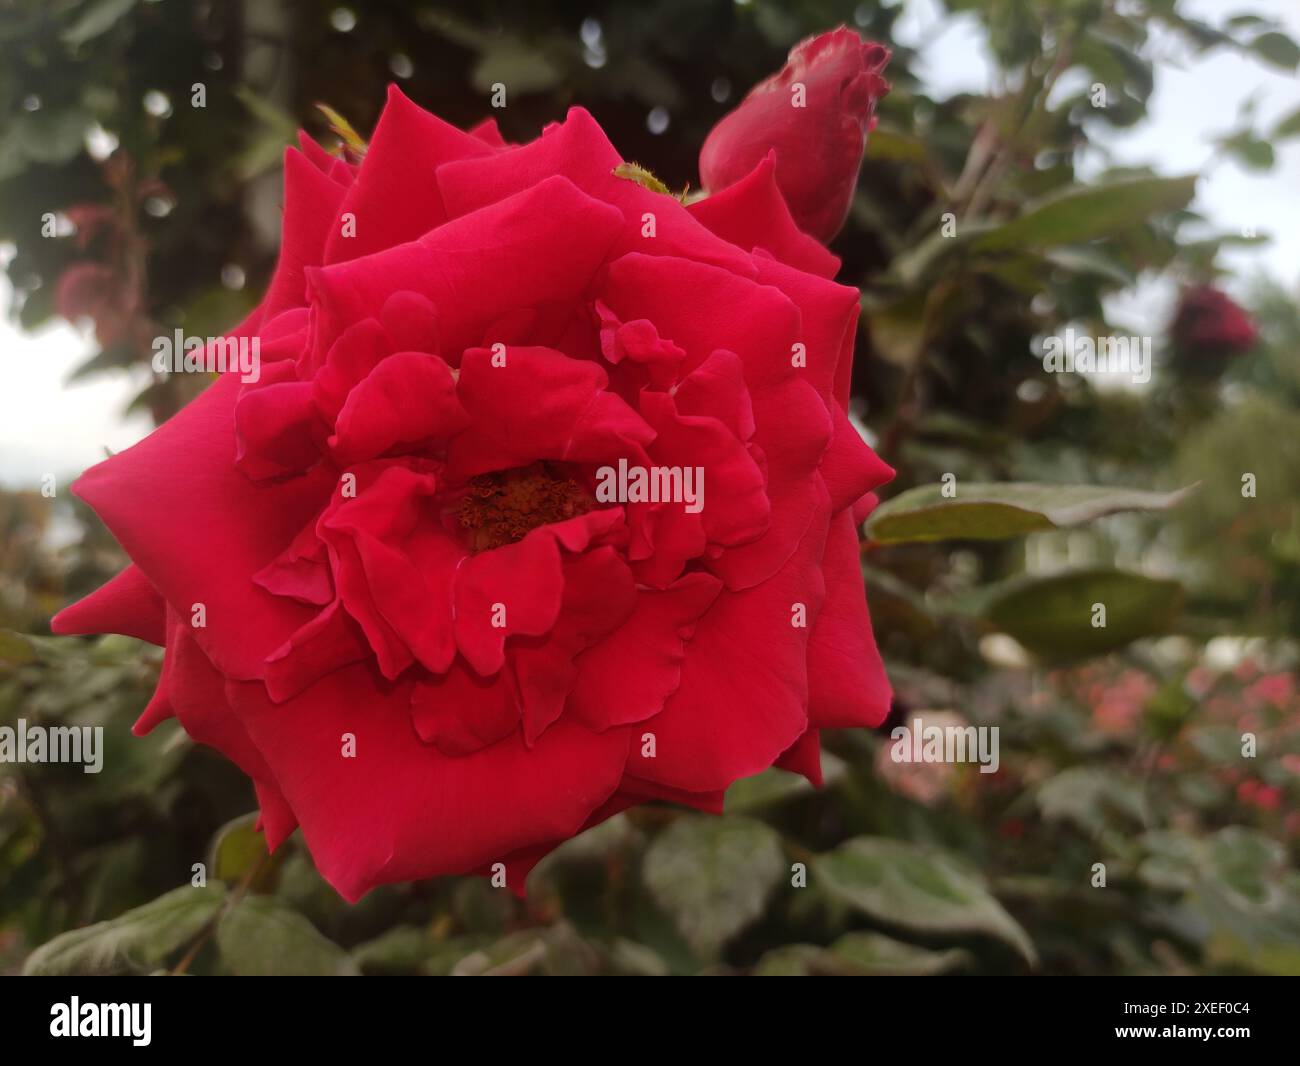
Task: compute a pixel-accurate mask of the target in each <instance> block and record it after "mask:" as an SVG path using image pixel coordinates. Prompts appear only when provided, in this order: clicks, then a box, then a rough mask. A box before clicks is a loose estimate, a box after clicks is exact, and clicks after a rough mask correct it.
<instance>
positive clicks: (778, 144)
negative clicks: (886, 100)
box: [700, 27, 890, 241]
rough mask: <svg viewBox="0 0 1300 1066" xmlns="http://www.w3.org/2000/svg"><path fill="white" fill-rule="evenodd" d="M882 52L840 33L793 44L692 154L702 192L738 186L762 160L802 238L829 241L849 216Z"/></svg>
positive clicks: (880, 82) (883, 86)
mask: <svg viewBox="0 0 1300 1066" xmlns="http://www.w3.org/2000/svg"><path fill="white" fill-rule="evenodd" d="M889 55H890V52H889V49H888V48H886V47H885V46H884V45H880V44H876V43H875V42H873V41H863V40H862V38H861V37H859V36H858V35H857V34H856V33H854V32H853V31H852V30H849V29H845V28H844V27H840V28H839V29H838V30H832V31H831V32H830V33H823V34H821V35H820V36H818V37H809V38H808V39H807V40H805V41H800V42H799V43H798V44H797V45H795V46H794V48H793V49H792V50H791V52H790V58H789V60H788V61H787V62H786V65H785V66H784V67H782V68H781V69H780V70H779V71H778V72H777V73H776V74H773V75H772V77H770V78H768V79H767V80H766V81H763V82H760V83H759V84H758V85H756V86H754V88H753V89H751V90H750V92H749V95H748V96H746V97H745V99H744V100H742V101H741V103H740V106H739V107H737V108H736V109H735V110H734V111H732V112H731V113H730V114H728V115H727V116H726V117H725V118H723V120H722V121H721V122H719V123H718V124H717V125H716V126H715V127H714V128H713V131H712V132H711V133H710V134H709V136H708V139H707V140H706V141H705V142H704V148H703V149H702V150H701V152H700V179H701V181H702V182H703V183H704V187H705V188H706V189H708V190H709V191H710V192H717V191H718V190H719V189H725V188H726V187H727V186H729V185H732V184H734V183H735V182H737V181H740V180H741V179H742V178H744V177H745V175H747V174H749V173H750V171H752V170H753V169H754V167H756V166H757V165H758V164H759V163H760V162H762V160H763V159H764V158H765V157H766V156H767V154H768V153H769V152H775V153H776V183H777V185H778V187H779V188H780V189H781V193H782V195H784V196H785V200H786V203H787V204H789V205H790V213H791V214H792V215H793V216H794V220H795V223H796V224H797V225H798V226H799V228H800V229H801V230H803V231H804V232H805V233H811V234H812V235H813V236H814V237H816V238H818V239H819V240H822V241H829V240H830V239H831V238H832V237H834V236H835V234H837V233H839V231H840V227H841V226H843V225H844V219H845V218H846V217H847V215H848V213H849V204H850V203H851V201H852V200H853V190H854V187H855V186H856V185H857V182H858V170H859V168H860V167H861V166H862V150H863V146H864V145H865V143H866V136H867V131H868V130H869V129H870V128H871V127H872V126H873V125H874V124H875V119H874V117H873V116H874V114H875V110H876V101H877V100H879V99H880V98H881V97H882V96H884V95H885V93H887V92H889V84H888V83H887V82H886V81H885V79H884V78H882V77H881V76H880V72H881V71H882V70H883V69H884V67H885V64H886V63H888V62H889Z"/></svg>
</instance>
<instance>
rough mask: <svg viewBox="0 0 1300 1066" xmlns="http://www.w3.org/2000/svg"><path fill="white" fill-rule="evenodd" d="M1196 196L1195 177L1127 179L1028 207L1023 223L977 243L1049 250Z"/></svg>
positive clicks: (980, 247)
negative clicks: (1194, 194)
mask: <svg viewBox="0 0 1300 1066" xmlns="http://www.w3.org/2000/svg"><path fill="white" fill-rule="evenodd" d="M1195 191H1196V178H1195V176H1188V177H1183V178H1125V179H1122V180H1119V181H1109V182H1103V183H1101V184H1097V185H1086V186H1085V185H1075V186H1071V187H1070V188H1068V189H1066V190H1065V191H1064V192H1060V193H1056V194H1053V195H1052V196H1050V197H1047V198H1045V199H1042V200H1038V201H1036V202H1035V203H1033V204H1030V205H1028V206H1027V207H1026V208H1025V210H1024V212H1023V213H1022V214H1021V215H1020V217H1019V218H1016V219H1013V220H1012V221H1010V222H1008V223H1006V224H1005V225H1002V226H998V227H997V228H996V229H993V230H990V231H989V232H987V233H983V234H980V235H979V236H977V237H976V238H975V239H974V242H973V245H972V247H973V248H974V249H975V250H976V251H979V252H991V251H1003V250H1008V249H1013V248H1049V247H1053V246H1056V245H1062V244H1075V243H1078V242H1081V241H1091V240H1096V239H1097V238H1099V237H1107V236H1110V235H1112V234H1115V233H1122V232H1123V231H1124V230H1126V229H1129V228H1130V227H1133V226H1136V225H1139V224H1141V223H1143V222H1145V221H1146V220H1147V219H1149V218H1151V217H1152V216H1153V215H1159V214H1166V213H1168V212H1170V211H1177V210H1180V209H1181V208H1184V207H1186V206H1187V205H1188V204H1189V203H1191V201H1192V195H1193V193H1194V192H1195Z"/></svg>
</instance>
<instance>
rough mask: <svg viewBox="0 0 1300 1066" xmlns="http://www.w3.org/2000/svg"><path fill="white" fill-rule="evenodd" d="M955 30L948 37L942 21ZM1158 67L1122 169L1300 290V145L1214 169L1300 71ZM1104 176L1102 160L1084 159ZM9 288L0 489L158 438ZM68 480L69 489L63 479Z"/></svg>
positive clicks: (1277, 1)
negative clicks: (1145, 114)
mask: <svg viewBox="0 0 1300 1066" xmlns="http://www.w3.org/2000/svg"><path fill="white" fill-rule="evenodd" d="M1186 11H1187V13H1188V14H1191V15H1194V16H1197V17H1200V18H1202V19H1204V20H1205V21H1208V22H1211V23H1215V24H1217V23H1219V22H1221V21H1222V19H1223V18H1224V16H1225V14H1228V13H1235V12H1238V11H1252V12H1258V13H1261V14H1271V15H1273V16H1274V17H1276V18H1278V19H1280V20H1281V21H1283V22H1284V23H1285V24H1286V25H1287V28H1288V30H1289V32H1290V33H1291V35H1292V36H1293V37H1296V38H1297V39H1300V2H1297V0H1234V2H1233V3H1231V4H1225V3H1224V2H1223V0H1194V2H1190V3H1188V4H1187V5H1186ZM941 24H942V25H944V26H945V27H946V28H945V30H944V32H943V33H941V34H936V33H935V31H936V29H937V28H938V27H939V25H941ZM897 29H898V37H899V39H900V42H901V43H905V44H908V45H910V46H912V47H916V48H919V49H920V51H921V64H920V66H919V68H918V71H917V73H918V74H919V76H920V77H921V79H922V81H923V82H924V83H925V84H927V85H928V86H929V87H930V92H931V93H932V94H934V95H937V96H946V95H949V94H951V93H954V92H961V91H976V92H987V91H988V90H989V88H990V67H989V64H988V62H987V59H986V56H985V53H984V50H983V44H982V41H981V39H980V36H979V32H978V26H977V24H976V23H975V22H974V20H973V19H957V20H949V21H947V22H944V20H943V19H942V18H941V16H940V14H939V8H938V6H937V4H936V3H935V2H934V0H906V11H905V13H904V15H903V16H902V18H900V20H899V22H898V26H897ZM1155 55H1156V56H1157V57H1158V66H1157V74H1156V88H1155V94H1154V96H1153V98H1152V100H1151V107H1150V117H1149V118H1148V120H1147V121H1145V122H1143V123H1142V124H1141V125H1139V126H1137V127H1134V128H1133V129H1131V130H1127V131H1123V132H1122V133H1121V134H1119V135H1112V136H1111V138H1110V140H1109V142H1108V143H1109V145H1110V148H1111V150H1112V151H1113V153H1114V161H1115V162H1118V163H1129V164H1136V163H1145V164H1151V165H1152V166H1154V167H1155V168H1156V169H1158V170H1159V171H1161V172H1162V173H1166V174H1191V173H1197V174H1202V178H1201V181H1200V182H1199V184H1198V186H1197V197H1196V204H1195V206H1196V207H1197V208H1198V209H1199V210H1200V211H1202V212H1203V213H1205V214H1206V215H1208V216H1209V217H1210V218H1211V219H1212V220H1213V221H1214V222H1215V223H1216V224H1218V225H1219V226H1221V227H1222V228H1223V229H1226V230H1232V231H1240V230H1241V228H1242V227H1243V226H1251V225H1253V226H1255V227H1256V228H1257V230H1258V231H1259V232H1261V233H1269V234H1271V235H1272V237H1273V242H1272V243H1271V244H1270V245H1266V246H1263V247H1262V248H1253V249H1234V250H1232V251H1231V252H1230V253H1229V254H1228V255H1227V256H1226V257H1225V260H1224V261H1225V262H1226V263H1228V264H1229V265H1231V266H1232V267H1233V269H1234V271H1235V272H1236V277H1235V278H1234V279H1233V281H1232V283H1231V284H1230V286H1229V287H1230V288H1235V289H1237V290H1238V291H1240V290H1241V287H1242V285H1243V283H1244V282H1245V280H1246V279H1248V278H1249V277H1250V276H1251V274H1252V273H1256V272H1259V271H1261V270H1266V271H1267V272H1268V273H1270V274H1272V275H1273V276H1274V277H1277V278H1279V279H1280V280H1282V281H1283V282H1284V283H1286V284H1287V285H1288V286H1289V287H1291V289H1292V290H1293V291H1296V290H1297V287H1298V286H1300V139H1297V140H1292V141H1290V142H1288V143H1287V144H1286V145H1285V146H1284V147H1281V148H1280V149H1279V151H1278V165H1277V167H1276V168H1275V169H1274V170H1272V171H1270V172H1268V173H1266V174H1260V173H1259V172H1256V171H1248V170H1244V169H1242V168H1241V167H1239V166H1238V165H1236V164H1235V163H1231V162H1219V163H1216V165H1215V166H1214V167H1212V168H1210V169H1208V170H1205V169H1203V168H1205V165H1206V163H1207V161H1208V160H1209V159H1210V156H1211V154H1212V149H1211V147H1210V142H1211V141H1212V140H1213V138H1214V137H1215V135H1217V134H1221V133H1223V132H1224V131H1226V130H1228V129H1230V128H1231V127H1232V126H1233V124H1234V121H1235V119H1236V117H1237V114H1238V110H1239V109H1240V107H1241V105H1242V104H1243V103H1244V102H1245V101H1246V100H1247V99H1248V98H1249V97H1251V96H1252V95H1254V96H1255V97H1256V99H1257V104H1258V116H1259V122H1260V124H1262V125H1263V126H1264V128H1268V126H1269V125H1270V124H1271V123H1272V122H1273V121H1275V120H1276V119H1277V118H1280V117H1281V116H1283V115H1285V114H1288V113H1290V112H1291V111H1293V110H1295V109H1296V108H1297V107H1300V83H1298V82H1297V79H1296V78H1295V76H1293V75H1287V74H1284V73H1282V72H1280V71H1277V70H1275V69H1274V68H1270V67H1266V66H1264V65H1263V64H1261V63H1258V62H1255V61H1253V60H1251V59H1249V58H1246V57H1242V56H1238V55H1235V54H1231V53H1228V52H1226V51H1222V50H1220V51H1217V52H1215V53H1213V54H1212V55H1211V56H1210V57H1209V58H1206V59H1197V58H1195V57H1194V56H1193V55H1192V54H1191V53H1190V52H1189V51H1188V50H1187V49H1185V48H1182V47H1181V46H1179V45H1178V43H1177V42H1176V41H1173V40H1168V39H1163V38H1162V39H1159V40H1157V41H1156V42H1155ZM1085 162H1086V165H1087V166H1088V167H1090V168H1092V169H1096V168H1098V167H1099V166H1101V165H1103V164H1104V162H1105V161H1104V160H1103V159H1100V158H1098V159H1089V160H1086V161H1085ZM1171 298H1172V292H1171V290H1170V289H1169V287H1168V286H1165V285H1158V284H1157V285H1145V286H1142V287H1141V288H1140V289H1139V290H1138V291H1137V292H1136V293H1135V294H1133V295H1131V296H1129V297H1126V298H1124V299H1121V300H1117V301H1116V302H1115V303H1114V305H1113V306H1112V307H1111V308H1110V311H1111V313H1112V316H1113V317H1115V318H1116V320H1117V322H1122V324H1124V325H1127V326H1128V327H1129V328H1132V329H1133V330H1134V331H1135V332H1143V333H1146V332H1158V331H1159V329H1160V325H1161V324H1162V323H1163V322H1164V320H1165V318H1166V317H1167V315H1168V312H1169V302H1170V300H1171ZM9 304H10V290H9V286H8V283H7V282H6V281H5V280H4V279H3V277H2V276H0V314H2V315H3V321H0V484H2V485H5V486H6V487H11V488H12V487H20V486H21V487H34V486H36V485H38V484H39V482H40V480H41V478H42V476H43V475H44V474H46V473H54V474H56V475H57V476H59V477H60V478H61V479H63V478H64V477H66V475H69V474H74V473H77V472H79V471H80V470H81V469H83V468H84V467H86V466H89V465H91V464H92V463H95V462H97V461H98V460H100V459H102V458H103V457H104V455H105V449H106V448H107V449H111V450H113V451H120V450H121V449H123V448H125V447H127V446H129V445H130V444H132V443H133V442H134V441H136V440H138V439H139V438H140V437H141V436H143V435H144V434H145V433H147V432H148V430H149V428H150V423H149V420H148V419H147V418H146V417H144V416H140V415H137V416H133V417H131V418H129V419H128V418H124V417H123V416H122V415H121V412H122V410H123V409H124V408H125V406H126V404H127V403H128V401H129V400H130V398H131V397H132V396H133V395H135V393H136V392H138V391H139V389H140V387H141V386H142V384H143V383H144V380H145V379H144V377H142V376H140V375H136V376H133V377H129V376H127V375H125V374H117V375H112V376H108V377H98V378H95V379H93V380H91V381H90V382H87V383H84V384H79V385H75V386H72V387H65V386H64V381H65V379H66V378H67V375H68V374H69V372H70V371H71V370H72V369H73V368H74V367H75V366H77V365H78V364H79V363H81V362H82V361H84V360H85V359H86V358H87V356H88V355H89V353H90V352H91V351H93V341H92V340H91V339H90V338H89V337H88V336H86V335H84V334H82V333H79V332H78V331H77V330H74V329H73V328H72V327H70V326H67V325H58V326H51V327H48V328H46V329H44V330H42V331H41V332H40V333H38V334H36V335H32V336H28V335H24V334H22V333H20V332H18V331H17V330H16V329H15V328H14V327H13V325H12V324H11V322H10V319H9V314H8V309H9ZM61 483H62V481H61Z"/></svg>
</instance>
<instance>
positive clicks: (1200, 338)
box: [1170, 285, 1257, 355]
mask: <svg viewBox="0 0 1300 1066" xmlns="http://www.w3.org/2000/svg"><path fill="white" fill-rule="evenodd" d="M1170 333H1171V334H1172V335H1173V340H1174V344H1175V346H1176V347H1177V348H1178V349H1179V350H1180V351H1183V352H1188V353H1192V354H1196V353H1206V354H1209V355H1222V354H1229V355H1232V354H1236V353H1238V352H1244V351H1246V350H1247V349H1249V348H1250V347H1251V346H1252V345H1254V343H1255V338H1256V335H1257V333H1256V329H1255V323H1254V322H1253V321H1252V320H1251V317H1250V315H1248V314H1247V313H1246V312H1245V311H1243V310H1242V309H1241V307H1239V306H1238V305H1237V303H1236V301H1234V300H1233V299H1232V297H1231V296H1229V295H1227V293H1224V292H1222V291H1220V290H1219V289H1216V288H1215V287H1214V286H1213V285H1195V286H1193V287H1191V288H1189V289H1186V290H1185V291H1184V292H1183V294H1182V297H1181V299H1180V300H1179V302H1178V309H1177V311H1175V313H1174V321H1173V325H1172V326H1171V327H1170Z"/></svg>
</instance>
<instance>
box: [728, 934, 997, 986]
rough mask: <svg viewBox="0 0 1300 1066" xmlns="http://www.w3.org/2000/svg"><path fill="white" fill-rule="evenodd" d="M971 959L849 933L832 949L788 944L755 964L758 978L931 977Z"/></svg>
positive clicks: (955, 951) (954, 951) (957, 951)
mask: <svg viewBox="0 0 1300 1066" xmlns="http://www.w3.org/2000/svg"><path fill="white" fill-rule="evenodd" d="M970 961H971V955H970V953H969V952H967V951H963V950H962V949H960V948H952V949H950V950H948V951H930V950H929V949H928V948H921V947H917V946H916V945H915V944H905V943H903V942H902V941H901V940H895V939H893V938H892V937H888V936H884V935H883V934H881V933H846V934H845V935H844V936H842V937H840V938H839V939H838V940H837V941H835V943H834V944H832V945H831V946H830V947H829V948H823V947H816V946H814V945H812V944H785V945H783V946H782V947H779V948H774V949H773V950H771V951H769V952H767V953H766V954H764V955H763V957H762V958H760V959H759V960H758V962H757V964H756V965H755V966H754V969H753V975H754V976H755V977H838V976H845V977H868V976H869V977H928V976H932V975H934V974H941V973H948V972H949V971H951V970H956V969H959V968H961V967H962V966H966V965H968V964H969V963H970Z"/></svg>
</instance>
